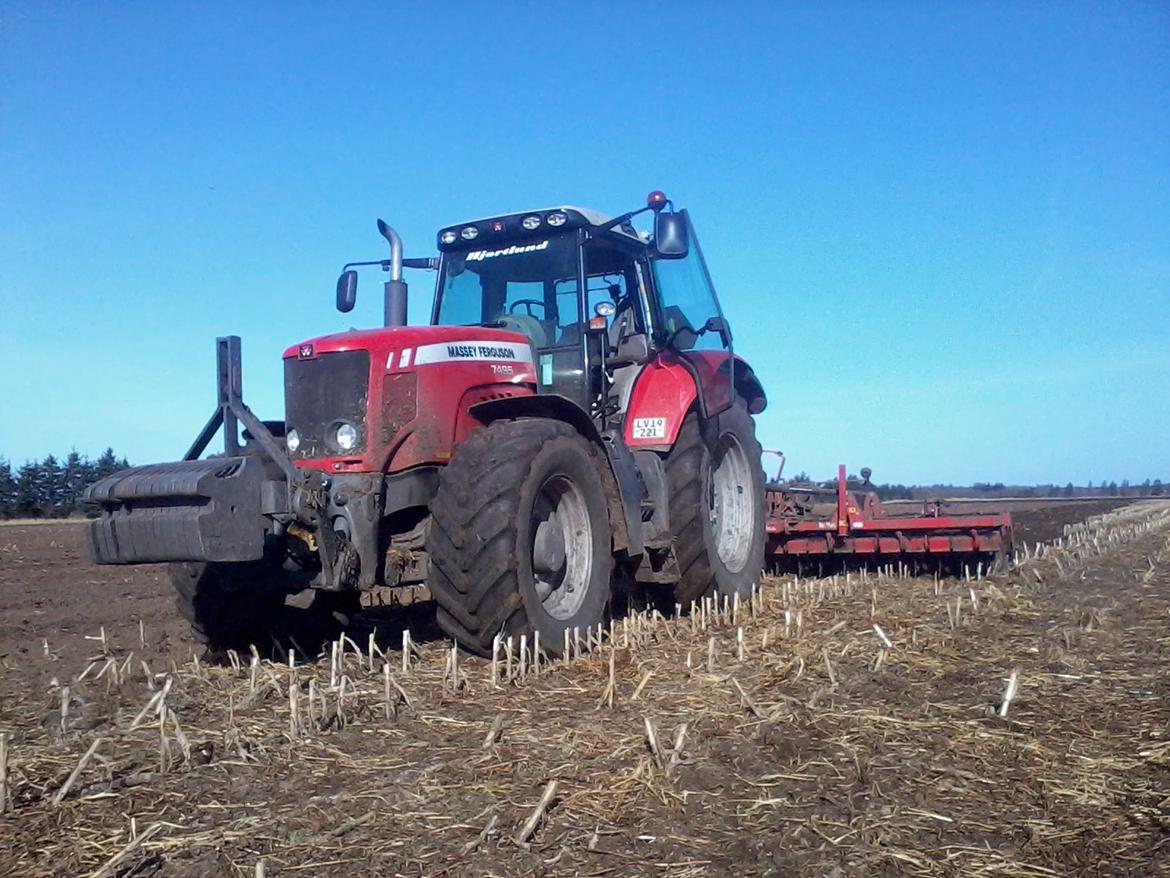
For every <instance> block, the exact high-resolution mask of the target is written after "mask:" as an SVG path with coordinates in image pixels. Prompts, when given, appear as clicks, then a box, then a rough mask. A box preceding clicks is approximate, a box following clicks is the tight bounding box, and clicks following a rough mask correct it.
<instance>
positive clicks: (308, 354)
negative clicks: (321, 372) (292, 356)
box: [297, 344, 313, 360]
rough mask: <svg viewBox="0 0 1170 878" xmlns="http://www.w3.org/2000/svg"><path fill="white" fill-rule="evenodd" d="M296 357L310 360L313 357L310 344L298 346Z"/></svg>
mask: <svg viewBox="0 0 1170 878" xmlns="http://www.w3.org/2000/svg"><path fill="white" fill-rule="evenodd" d="M297 359H298V360H311V359H313V346H312V345H311V344H303V345H301V346H300V348H299V349H298V350H297Z"/></svg>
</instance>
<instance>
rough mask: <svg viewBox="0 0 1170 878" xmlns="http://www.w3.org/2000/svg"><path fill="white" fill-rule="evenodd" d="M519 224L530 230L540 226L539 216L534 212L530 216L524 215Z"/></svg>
mask: <svg viewBox="0 0 1170 878" xmlns="http://www.w3.org/2000/svg"><path fill="white" fill-rule="evenodd" d="M520 225H522V226H523V227H524V228H526V229H528V231H530V232H531V231H532V230H533V229H538V228H540V217H538V216H537V215H536V214H533V215H532V216H526V217H524V219H522V220H520Z"/></svg>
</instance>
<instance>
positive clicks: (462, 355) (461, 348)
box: [447, 344, 516, 360]
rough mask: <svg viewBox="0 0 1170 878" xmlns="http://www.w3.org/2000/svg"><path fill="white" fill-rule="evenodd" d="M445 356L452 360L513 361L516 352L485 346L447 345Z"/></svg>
mask: <svg viewBox="0 0 1170 878" xmlns="http://www.w3.org/2000/svg"><path fill="white" fill-rule="evenodd" d="M447 356H448V357H450V358H451V359H453V360H465V359H475V360H514V359H516V352H515V351H514V350H512V349H511V348H500V347H496V346H494V345H485V344H449V345H447Z"/></svg>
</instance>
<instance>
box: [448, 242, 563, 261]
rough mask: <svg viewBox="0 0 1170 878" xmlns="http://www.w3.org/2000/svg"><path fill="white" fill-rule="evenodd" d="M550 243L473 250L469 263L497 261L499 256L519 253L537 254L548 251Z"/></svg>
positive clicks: (469, 254)
mask: <svg viewBox="0 0 1170 878" xmlns="http://www.w3.org/2000/svg"><path fill="white" fill-rule="evenodd" d="M547 249H548V241H541V242H540V243H539V244H523V245H521V246H519V247H517V246H516V245H515V244H513V245H512V246H511V247H505V248H503V249H502V250H472V251H471V252H469V253H468V254H467V261H468V262H482V261H483V260H485V259H495V258H496V257H497V256H515V255H516V254H517V253H535V252H536V251H537V250H547Z"/></svg>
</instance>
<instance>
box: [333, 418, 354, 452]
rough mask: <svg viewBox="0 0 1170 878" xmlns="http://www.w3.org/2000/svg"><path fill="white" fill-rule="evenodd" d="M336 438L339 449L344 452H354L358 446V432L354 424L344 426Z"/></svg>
mask: <svg viewBox="0 0 1170 878" xmlns="http://www.w3.org/2000/svg"><path fill="white" fill-rule="evenodd" d="M334 436H335V437H336V439H337V447H338V448H340V449H341V450H342V451H353V449H354V447H355V446H356V445H357V441H358V431H357V427H355V426H354V425H353V424H342V425H341V426H339V427H338V428H337V432H336V433H335V434H334Z"/></svg>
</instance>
